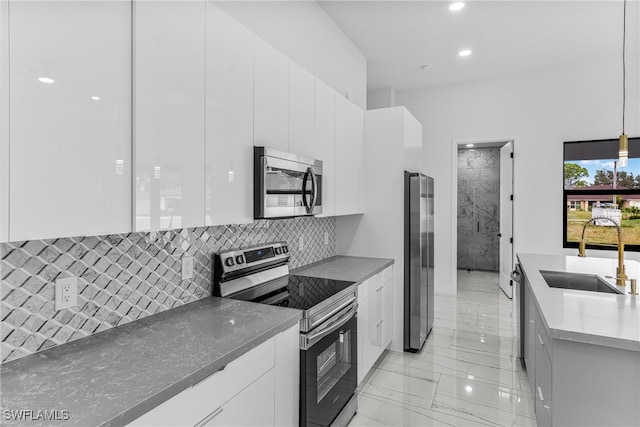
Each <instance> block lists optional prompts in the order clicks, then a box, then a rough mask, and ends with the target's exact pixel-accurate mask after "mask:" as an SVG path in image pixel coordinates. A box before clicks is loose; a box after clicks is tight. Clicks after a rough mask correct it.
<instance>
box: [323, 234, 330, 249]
mask: <svg viewBox="0 0 640 427" xmlns="http://www.w3.org/2000/svg"><path fill="white" fill-rule="evenodd" d="M328 244H329V233H328V232H327V231H325V232H324V245H325V246H327V245H328Z"/></svg>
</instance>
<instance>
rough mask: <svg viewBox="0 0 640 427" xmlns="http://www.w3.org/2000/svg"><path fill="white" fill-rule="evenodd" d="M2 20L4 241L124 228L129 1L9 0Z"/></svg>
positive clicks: (127, 216) (127, 208)
mask: <svg viewBox="0 0 640 427" xmlns="http://www.w3.org/2000/svg"><path fill="white" fill-rule="evenodd" d="M2 3H3V7H4V5H6V3H7V2H4V1H3V2H2ZM9 21H10V22H9V23H10V29H9V35H10V37H9V43H10V46H9V48H10V50H9V52H10V57H9V67H10V68H9V73H10V90H11V98H10V100H9V102H10V111H11V115H10V129H11V141H10V144H11V150H10V159H9V163H10V165H11V170H10V200H9V201H10V203H9V210H10V224H11V225H10V227H11V228H10V234H9V239H10V240H12V241H16V240H26V239H41V238H53V237H61V236H78V235H97V234H105V233H120V232H127V231H130V230H131V174H130V170H131V163H130V160H131V154H130V153H131V3H130V2H126V1H117V0H116V1H103V2H79V1H68V2H58V1H56V2H33V1H12V2H11V14H10V17H9ZM3 31H4V30H3ZM3 36H4V34H3ZM2 43H5V38H4V37H2ZM1 102H5V98H4V97H3V99H2V101H1ZM3 132H4V128H3ZM3 170H4V169H3Z"/></svg>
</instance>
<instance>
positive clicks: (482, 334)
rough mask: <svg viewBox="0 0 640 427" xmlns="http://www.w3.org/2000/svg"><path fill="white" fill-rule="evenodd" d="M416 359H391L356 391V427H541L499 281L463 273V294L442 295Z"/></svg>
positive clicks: (388, 355)
mask: <svg viewBox="0 0 640 427" xmlns="http://www.w3.org/2000/svg"><path fill="white" fill-rule="evenodd" d="M434 314H435V321H434V326H433V330H432V331H431V333H430V335H429V337H428V338H427V341H426V343H425V345H424V347H423V348H422V350H421V351H420V352H418V353H396V352H390V351H385V352H384V353H383V355H382V356H381V357H380V359H379V360H378V361H377V362H376V363H375V365H374V368H373V369H372V371H371V372H370V373H369V375H367V377H366V378H365V380H364V381H363V384H361V385H360V387H359V391H358V405H359V406H358V412H357V414H356V416H355V417H354V418H353V419H352V420H351V422H350V424H349V425H350V426H535V425H536V421H535V414H534V412H533V409H534V403H533V398H532V396H531V390H530V383H529V381H528V377H527V373H526V370H525V369H524V368H523V367H522V364H521V362H520V360H519V359H518V357H517V350H518V347H517V346H518V345H519V344H518V338H517V336H516V328H515V324H514V321H515V316H514V312H513V302H512V301H511V300H509V299H508V298H507V297H506V296H505V295H504V294H503V293H502V291H500V289H499V286H498V274H497V273H491V272H478V271H472V272H467V271H459V272H458V294H457V295H441V294H437V295H436V300H435V310H434Z"/></svg>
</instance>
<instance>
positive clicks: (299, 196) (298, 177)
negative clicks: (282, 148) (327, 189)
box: [254, 147, 322, 219]
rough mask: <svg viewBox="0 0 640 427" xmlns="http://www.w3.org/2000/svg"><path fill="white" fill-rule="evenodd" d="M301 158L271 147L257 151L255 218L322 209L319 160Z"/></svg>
mask: <svg viewBox="0 0 640 427" xmlns="http://www.w3.org/2000/svg"><path fill="white" fill-rule="evenodd" d="M258 148H261V147H256V149H258ZM267 154H277V155H279V156H280V157H275V156H270V155H267ZM284 157H288V158H284ZM303 159H306V158H303V157H300V156H295V155H292V154H289V153H280V152H277V151H275V150H270V149H263V151H260V152H258V151H257V152H256V158H255V162H256V163H257V164H256V170H255V174H256V175H255V179H256V182H255V183H254V185H255V186H256V190H255V195H256V199H255V200H254V216H255V218H256V219H261V218H279V217H288V216H305V215H317V214H320V213H322V162H321V161H317V160H313V159H306V160H305V161H301V160H303Z"/></svg>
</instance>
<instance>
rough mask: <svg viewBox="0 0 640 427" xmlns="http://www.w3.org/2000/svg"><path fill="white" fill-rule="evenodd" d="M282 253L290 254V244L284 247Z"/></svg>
mask: <svg viewBox="0 0 640 427" xmlns="http://www.w3.org/2000/svg"><path fill="white" fill-rule="evenodd" d="M282 253H285V254H288V253H289V247H288V246H283V247H282Z"/></svg>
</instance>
